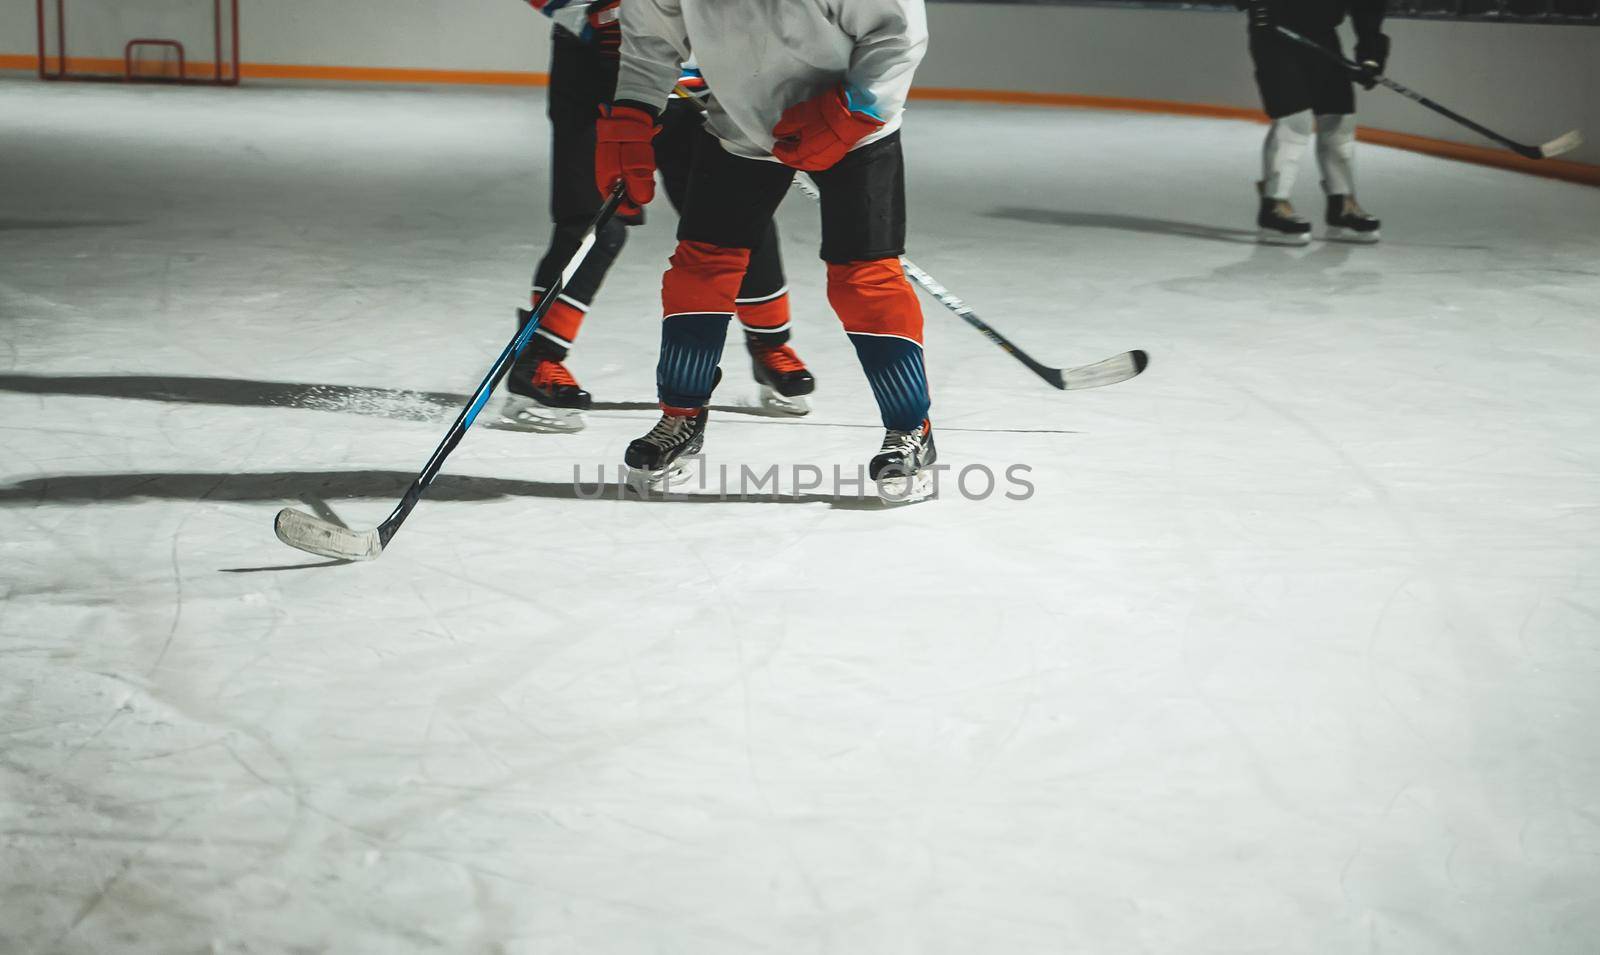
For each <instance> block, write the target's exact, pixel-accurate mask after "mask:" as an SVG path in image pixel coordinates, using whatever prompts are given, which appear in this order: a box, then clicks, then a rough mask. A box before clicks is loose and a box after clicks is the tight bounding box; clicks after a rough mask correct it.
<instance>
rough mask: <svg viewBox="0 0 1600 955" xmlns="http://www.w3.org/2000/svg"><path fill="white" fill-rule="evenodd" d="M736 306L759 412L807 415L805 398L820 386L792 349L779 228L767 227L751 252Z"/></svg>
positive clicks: (787, 285)
mask: <svg viewBox="0 0 1600 955" xmlns="http://www.w3.org/2000/svg"><path fill="white" fill-rule="evenodd" d="M735 304H736V305H737V307H738V312H739V325H740V326H741V327H742V328H743V329H744V343H745V349H746V350H747V351H749V352H750V368H751V373H752V374H753V375H754V376H755V379H756V383H757V384H758V385H760V387H761V391H760V401H761V406H762V407H764V408H766V409H768V410H770V411H777V412H780V413H782V414H793V415H803V414H809V413H810V411H811V406H810V404H809V403H808V402H807V401H806V399H805V396H806V395H809V394H811V393H812V392H813V391H815V390H816V389H817V381H816V378H814V377H813V376H812V374H811V370H810V369H809V368H807V367H806V365H805V362H804V361H802V360H801V359H800V356H799V355H798V354H797V353H796V352H795V350H794V346H793V345H791V344H789V339H790V328H789V284H788V279H787V278H786V277H785V275H784V271H783V257H782V255H781V254H780V253H779V250H778V226H777V223H775V222H768V223H767V228H766V232H765V233H764V234H763V235H762V237H761V242H760V243H759V244H758V245H757V246H756V247H755V248H754V249H752V250H751V252H750V267H749V268H748V269H747V270H746V271H745V273H744V282H743V284H742V285H740V287H739V296H738V298H737V299H735Z"/></svg>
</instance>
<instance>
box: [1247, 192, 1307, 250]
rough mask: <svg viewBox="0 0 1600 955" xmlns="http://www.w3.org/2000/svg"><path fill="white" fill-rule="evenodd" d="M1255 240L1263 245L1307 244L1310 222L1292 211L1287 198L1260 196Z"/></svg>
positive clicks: (1292, 207) (1292, 208)
mask: <svg viewBox="0 0 1600 955" xmlns="http://www.w3.org/2000/svg"><path fill="white" fill-rule="evenodd" d="M1256 228H1257V230H1258V231H1257V232H1256V241H1258V242H1261V243H1263V244H1265V245H1307V244H1309V243H1310V242H1311V223H1310V222H1307V221H1306V220H1305V218H1304V217H1303V216H1301V215H1300V214H1299V213H1297V212H1295V211H1294V206H1293V205H1292V204H1290V202H1289V200H1287V199H1273V198H1272V197H1270V196H1262V197H1261V211H1260V212H1258V213H1257V214H1256Z"/></svg>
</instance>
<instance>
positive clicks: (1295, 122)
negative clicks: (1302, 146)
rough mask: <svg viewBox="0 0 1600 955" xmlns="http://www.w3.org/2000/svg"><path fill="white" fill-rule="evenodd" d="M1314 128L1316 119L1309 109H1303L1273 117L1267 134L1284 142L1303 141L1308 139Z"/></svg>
mask: <svg viewBox="0 0 1600 955" xmlns="http://www.w3.org/2000/svg"><path fill="white" fill-rule="evenodd" d="M1315 130H1316V120H1315V118H1314V117H1313V115H1312V112H1311V110H1309V109H1303V110H1300V111H1299V112H1297V113H1290V114H1289V115H1287V116H1279V117H1277V118H1276V119H1274V120H1273V121H1272V127H1271V129H1269V130H1268V132H1267V134H1268V135H1269V136H1274V137H1276V138H1277V139H1278V140H1279V141H1280V142H1284V143H1305V142H1308V141H1310V139H1311V134H1312V133H1313V132H1314V131H1315Z"/></svg>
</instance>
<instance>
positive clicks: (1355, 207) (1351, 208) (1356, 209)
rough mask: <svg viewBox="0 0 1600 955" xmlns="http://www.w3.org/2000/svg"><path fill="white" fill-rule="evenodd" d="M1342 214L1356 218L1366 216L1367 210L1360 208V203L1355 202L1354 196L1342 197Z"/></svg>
mask: <svg viewBox="0 0 1600 955" xmlns="http://www.w3.org/2000/svg"><path fill="white" fill-rule="evenodd" d="M1344 214H1345V215H1346V216H1348V217H1354V218H1357V219H1365V218H1367V210H1365V209H1363V208H1361V204H1360V203H1358V202H1356V197H1355V196H1345V197H1344Z"/></svg>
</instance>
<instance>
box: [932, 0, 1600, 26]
mask: <svg viewBox="0 0 1600 955" xmlns="http://www.w3.org/2000/svg"><path fill="white" fill-rule="evenodd" d="M935 2H938V0H935ZM961 2H964V3H1011V4H1054V5H1064V6H1111V7H1154V8H1159V7H1173V8H1180V9H1190V10H1197V9H1218V8H1232V7H1233V6H1234V4H1232V3H1230V2H1226V0H1223V2H1209V3H1208V2H1194V0H961ZM1389 15H1390V16H1395V17H1416V18H1424V19H1443V20H1493V21H1498V22H1503V23H1573V24H1591V25H1600V0H1389Z"/></svg>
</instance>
